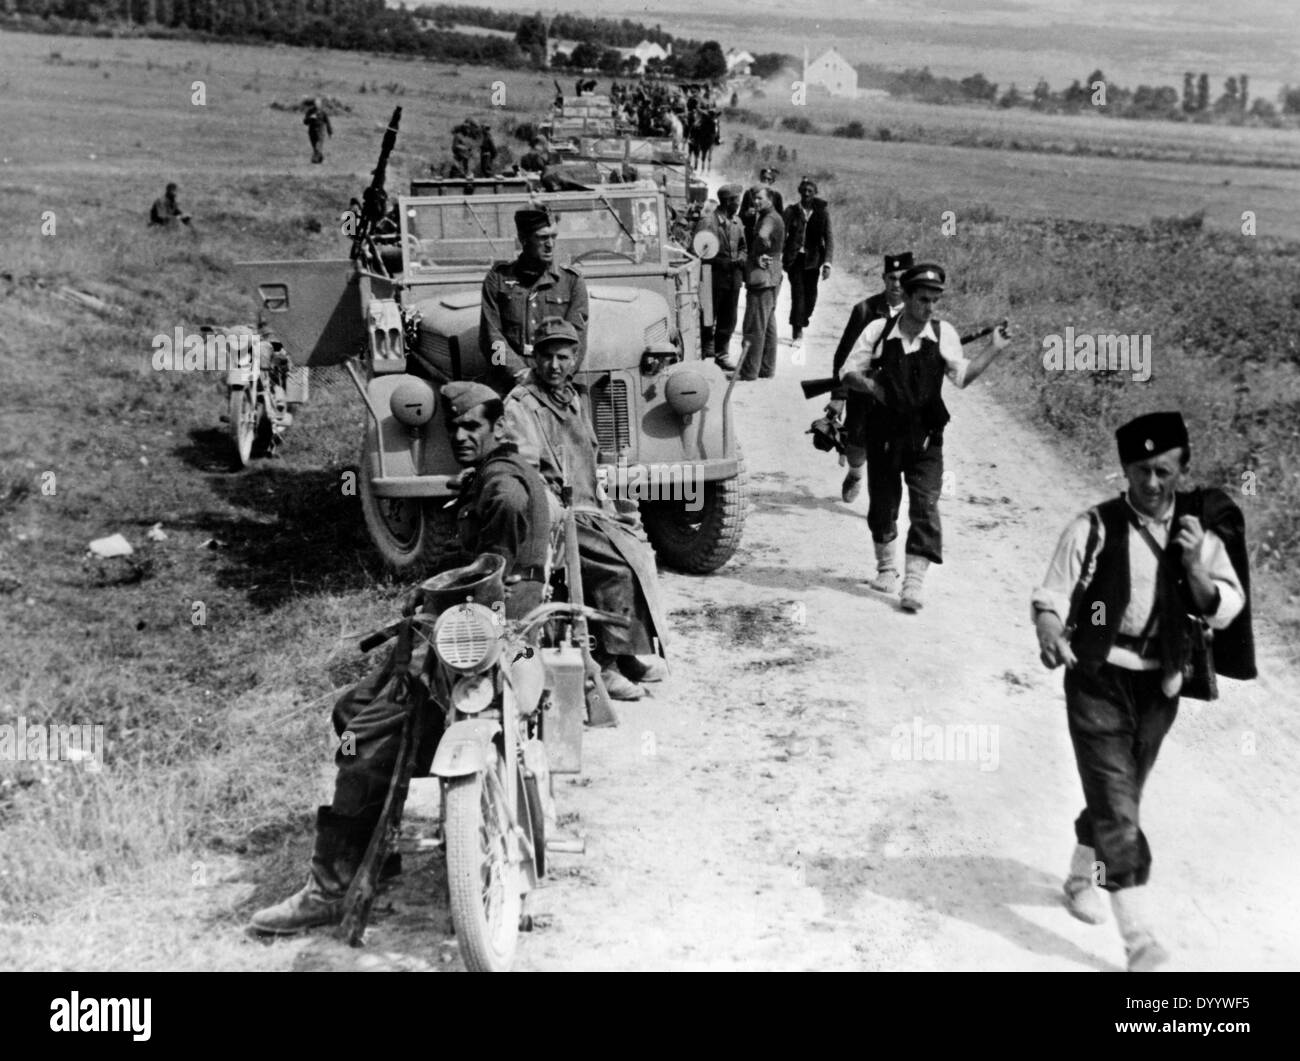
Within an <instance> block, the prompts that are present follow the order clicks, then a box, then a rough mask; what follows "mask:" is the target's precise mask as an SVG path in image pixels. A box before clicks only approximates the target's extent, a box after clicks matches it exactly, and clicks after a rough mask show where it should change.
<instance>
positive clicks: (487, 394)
mask: <svg viewBox="0 0 1300 1061" xmlns="http://www.w3.org/2000/svg"><path fill="white" fill-rule="evenodd" d="M442 398H443V401H445V402H446V403H447V408H448V409H449V410H451V418H452V419H453V420H454V419H455V418H456V417H459V416H464V415H465V414H466V413H467V412H469V411H470V410H471V409H473V408H474V407H475V406H476V405H483V404H484V403H485V402H500V401H501V395H499V394H498V393H497V392H496V391H494V390H493V389H492V388H491V387H489V386H488V385H487V384H486V383H475V382H474V381H473V380H456V381H455V382H453V383H444V384H443V385H442Z"/></svg>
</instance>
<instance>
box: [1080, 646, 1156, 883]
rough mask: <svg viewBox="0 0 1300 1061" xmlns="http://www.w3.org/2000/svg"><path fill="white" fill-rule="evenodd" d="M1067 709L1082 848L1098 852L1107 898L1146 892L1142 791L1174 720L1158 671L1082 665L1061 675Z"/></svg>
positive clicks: (1147, 863) (1148, 868)
mask: <svg viewBox="0 0 1300 1061" xmlns="http://www.w3.org/2000/svg"><path fill="white" fill-rule="evenodd" d="M1065 708H1066V717H1067V719H1068V720H1069V725H1070V739H1071V741H1073V742H1074V760H1075V764H1076V765H1077V766H1078V768H1079V780H1080V781H1082V782H1083V798H1084V800H1085V802H1086V804H1087V805H1086V806H1085V807H1084V809H1083V812H1082V813H1081V814H1080V815H1079V817H1078V818H1077V819H1076V820H1075V823H1074V835H1075V838H1076V839H1077V840H1078V842H1079V843H1080V844H1083V845H1084V846H1085V847H1091V848H1093V849H1094V850H1095V851H1096V852H1097V856H1096V857H1097V861H1098V862H1100V863H1101V864H1102V868H1103V872H1104V874H1105V875H1104V877H1103V878H1102V879H1101V880H1099V881H1098V883H1099V884H1101V885H1102V886H1103V887H1105V888H1106V889H1107V890H1109V891H1118V890H1119V889H1121V888H1132V887H1135V886H1137V885H1142V884H1146V882H1147V878H1148V877H1149V876H1150V874H1151V849H1150V847H1148V846H1147V838H1146V836H1145V835H1144V834H1143V832H1142V829H1141V827H1140V826H1139V808H1140V804H1141V802H1142V788H1143V786H1144V785H1145V784H1146V780H1147V776H1148V775H1149V774H1150V773H1151V767H1152V766H1154V765H1155V761H1156V755H1157V754H1158V753H1159V751H1160V744H1161V742H1162V741H1163V740H1164V739H1165V734H1166V733H1168V732H1169V727H1170V726H1172V725H1173V723H1174V718H1175V717H1177V715H1178V698H1177V697H1174V698H1173V699H1170V698H1169V697H1167V696H1165V695H1164V694H1163V693H1162V692H1161V691H1160V671H1158V670H1148V671H1133V670H1126V669H1124V668H1123V667H1116V666H1114V665H1113V664H1110V663H1098V662H1094V661H1086V660H1080V661H1079V663H1078V664H1076V665H1075V666H1073V667H1071V668H1070V669H1069V670H1067V671H1066V672H1065Z"/></svg>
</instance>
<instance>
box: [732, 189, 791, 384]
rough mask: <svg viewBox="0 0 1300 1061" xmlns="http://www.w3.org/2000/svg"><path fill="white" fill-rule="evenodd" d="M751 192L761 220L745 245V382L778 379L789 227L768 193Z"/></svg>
mask: <svg viewBox="0 0 1300 1061" xmlns="http://www.w3.org/2000/svg"><path fill="white" fill-rule="evenodd" d="M751 191H752V192H753V193H754V209H755V210H756V211H758V219H757V221H756V222H755V224H754V236H753V239H747V240H746V243H745V248H746V253H745V320H744V324H743V326H742V336H741V341H740V364H739V365H738V366H737V368H736V375H737V378H738V379H743V380H752V379H759V378H762V379H771V378H772V377H773V376H774V375H776V299H777V294H778V292H779V291H780V290H781V253H782V250H783V249H784V247H785V224H784V223H783V222H782V221H781V215H780V214H778V213H777V212H776V208H775V207H774V206H773V205H772V199H771V195H770V193H769V191H768V189H767V188H765V187H763V186H762V185H761V184H756V185H755V186H754V187H753V188H752V189H751Z"/></svg>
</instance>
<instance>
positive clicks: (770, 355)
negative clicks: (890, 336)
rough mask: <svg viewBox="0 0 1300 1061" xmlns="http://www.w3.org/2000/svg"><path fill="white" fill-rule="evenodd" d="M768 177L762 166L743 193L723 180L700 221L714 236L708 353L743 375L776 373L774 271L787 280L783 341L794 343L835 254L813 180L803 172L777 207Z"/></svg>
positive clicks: (796, 344)
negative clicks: (735, 346)
mask: <svg viewBox="0 0 1300 1061" xmlns="http://www.w3.org/2000/svg"><path fill="white" fill-rule="evenodd" d="M775 179H776V171H775V170H774V169H770V168H764V169H763V170H761V171H760V173H759V183H757V184H755V185H753V186H752V187H750V188H748V189H745V190H744V191H743V192H742V189H741V187H740V185H738V184H727V185H723V187H722V188H720V189H719V191H718V207H717V209H716V210H715V211H714V212H713V214H712V215H710V216H709V217H707V218H705V219H704V221H703V222H702V226H703V227H704V228H706V229H707V230H709V231H711V232H712V233H713V234H714V235H715V236H716V237H717V241H718V250H717V254H716V256H715V257H714V258H713V259H712V262H711V266H712V270H711V276H712V279H711V283H712V285H713V289H712V295H713V313H714V327H713V336H712V342H713V348H712V353H713V356H714V358H715V359H716V360H717V362H718V364H719V365H720V366H721V367H722V368H723V369H724V370H726V371H728V372H736V373H737V374H738V377H739V378H740V379H743V380H753V379H770V378H771V377H772V376H773V375H775V373H776V352H777V344H778V334H777V324H776V302H777V296H778V294H779V293H780V289H781V282H782V276H783V275H784V276H785V277H788V278H789V281H790V294H791V300H790V328H791V344H792V345H793V346H794V347H795V348H796V349H797V348H798V347H800V346H801V345H802V343H803V332H804V329H805V328H807V327H808V324H809V322H810V321H811V319H812V313H813V310H814V309H815V308H816V305H817V290H818V284H819V283H820V282H821V281H822V280H824V279H826V278H827V277H828V276H830V272H831V263H832V260H833V259H834V256H835V239H834V233H833V230H832V228H831V218H830V210H829V207H828V205H827V202H826V200H825V199H823V198H821V197H819V196H818V194H817V190H818V189H817V182H816V181H815V180H813V179H812V178H811V177H804V179H803V180H802V181H800V183H799V200H798V201H797V202H795V203H793V204H791V205H790V206H789V207H785V206H784V203H783V200H782V197H781V193H780V192H779V191H778V190H777V189H776V188H774V187H773V186H772V182H773V181H774V180H775ZM742 287H743V288H744V291H745V314H744V319H743V323H742V324H741V352H740V357H739V358H738V359H733V358H732V356H731V337H732V335H733V334H734V332H735V330H736V324H737V317H738V314H739V302H740V291H741V288H742Z"/></svg>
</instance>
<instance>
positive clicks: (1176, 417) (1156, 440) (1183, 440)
mask: <svg viewBox="0 0 1300 1061" xmlns="http://www.w3.org/2000/svg"><path fill="white" fill-rule="evenodd" d="M1115 441H1116V443H1117V444H1118V446H1119V460H1120V463H1121V464H1132V463H1133V462H1134V461H1140V460H1146V459H1147V458H1148V457H1154V456H1156V455H1157V454H1160V453H1164V452H1165V451H1166V450H1170V449H1176V448H1178V447H1179V446H1187V447H1188V449H1190V448H1191V443H1190V442H1189V441H1188V439H1187V425H1186V424H1185V423H1184V422H1183V414H1182V413H1147V414H1146V415H1145V416H1139V417H1138V418H1137V419H1136V420H1130V421H1129V422H1128V423H1127V424H1125V425H1124V426H1123V427H1121V428H1120V429H1119V430H1118V431H1116V432H1115Z"/></svg>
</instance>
